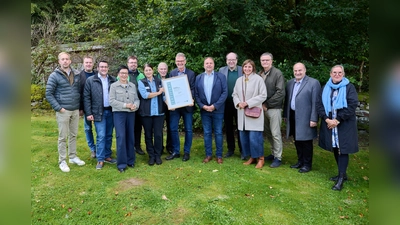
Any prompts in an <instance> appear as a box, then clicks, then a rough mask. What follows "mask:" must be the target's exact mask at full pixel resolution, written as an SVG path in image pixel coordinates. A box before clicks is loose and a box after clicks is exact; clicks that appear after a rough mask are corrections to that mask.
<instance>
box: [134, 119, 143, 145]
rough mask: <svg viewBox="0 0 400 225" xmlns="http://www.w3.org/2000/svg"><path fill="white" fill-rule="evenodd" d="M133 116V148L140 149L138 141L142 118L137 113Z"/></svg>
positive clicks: (140, 134)
mask: <svg viewBox="0 0 400 225" xmlns="http://www.w3.org/2000/svg"><path fill="white" fill-rule="evenodd" d="M135 114H136V115H135V148H140V141H141V138H142V116H141V115H140V113H139V112H137V113H135Z"/></svg>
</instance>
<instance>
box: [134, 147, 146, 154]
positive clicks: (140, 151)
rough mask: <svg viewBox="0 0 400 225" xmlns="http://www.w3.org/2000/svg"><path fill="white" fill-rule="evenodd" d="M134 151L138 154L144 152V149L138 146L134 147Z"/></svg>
mask: <svg viewBox="0 0 400 225" xmlns="http://www.w3.org/2000/svg"><path fill="white" fill-rule="evenodd" d="M136 153H137V154H139V155H144V154H145V153H144V151H143V150H142V149H141V148H140V147H138V148H136Z"/></svg>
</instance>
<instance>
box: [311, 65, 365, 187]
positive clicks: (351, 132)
mask: <svg viewBox="0 0 400 225" xmlns="http://www.w3.org/2000/svg"><path fill="white" fill-rule="evenodd" d="M344 75H345V73H344V68H343V66H341V65H336V66H334V67H332V69H331V72H330V76H331V78H330V79H329V80H328V82H327V83H326V85H325V87H324V88H323V89H322V92H321V95H320V97H319V98H318V100H317V111H318V115H319V116H320V117H321V119H322V120H321V127H320V129H319V146H320V147H321V148H323V149H325V150H328V151H333V153H334V156H335V160H336V163H337V166H338V171H339V174H338V175H337V176H334V177H331V178H330V180H332V181H336V184H335V185H334V186H333V187H332V190H338V191H340V190H342V187H343V182H344V181H345V180H347V174H346V170H347V167H348V164H349V154H351V153H356V152H358V135H357V120H356V107H357V104H358V95H357V91H356V89H355V87H354V85H353V84H351V83H350V82H349V80H348V79H347V78H345V77H344Z"/></svg>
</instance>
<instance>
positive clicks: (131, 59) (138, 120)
mask: <svg viewBox="0 0 400 225" xmlns="http://www.w3.org/2000/svg"><path fill="white" fill-rule="evenodd" d="M126 65H127V66H128V73H129V81H130V82H132V83H134V84H135V86H136V90H138V89H139V88H138V80H140V79H143V78H144V75H143V74H142V73H141V72H140V71H139V70H138V58H137V56H136V55H131V56H128V59H127V62H126ZM138 96H140V94H139V92H138ZM142 125H143V124H142V116H140V113H136V114H135V129H134V131H133V132H134V133H135V152H136V153H137V154H139V155H144V154H145V153H144V151H143V150H142V148H141V147H140V142H141V140H142Z"/></svg>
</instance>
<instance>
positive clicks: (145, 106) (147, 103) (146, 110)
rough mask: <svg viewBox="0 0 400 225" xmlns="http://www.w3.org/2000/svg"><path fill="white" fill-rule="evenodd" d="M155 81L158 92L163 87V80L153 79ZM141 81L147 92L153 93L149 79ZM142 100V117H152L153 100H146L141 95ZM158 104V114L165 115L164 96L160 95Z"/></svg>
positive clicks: (140, 108)
mask: <svg viewBox="0 0 400 225" xmlns="http://www.w3.org/2000/svg"><path fill="white" fill-rule="evenodd" d="M153 79H154V81H155V82H156V90H157V91H158V90H159V87H162V83H161V79H159V78H158V77H154V78H153ZM140 81H142V82H143V84H144V86H145V87H146V90H147V92H149V93H150V92H151V88H150V85H149V83H148V81H147V78H143V79H141V80H140ZM139 98H140V107H139V113H140V115H141V116H151V108H150V107H151V100H152V99H153V98H148V99H144V98H143V97H142V95H141V94H139ZM155 98H157V103H158V114H159V115H160V114H163V113H164V109H165V108H164V105H163V104H164V101H163V95H158V96H157V97H155Z"/></svg>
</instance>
